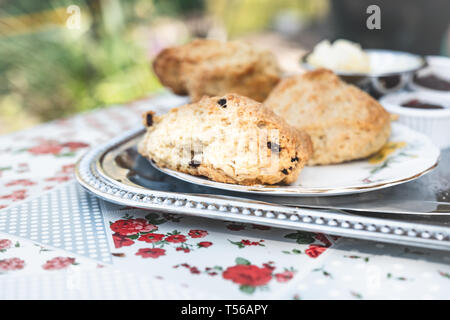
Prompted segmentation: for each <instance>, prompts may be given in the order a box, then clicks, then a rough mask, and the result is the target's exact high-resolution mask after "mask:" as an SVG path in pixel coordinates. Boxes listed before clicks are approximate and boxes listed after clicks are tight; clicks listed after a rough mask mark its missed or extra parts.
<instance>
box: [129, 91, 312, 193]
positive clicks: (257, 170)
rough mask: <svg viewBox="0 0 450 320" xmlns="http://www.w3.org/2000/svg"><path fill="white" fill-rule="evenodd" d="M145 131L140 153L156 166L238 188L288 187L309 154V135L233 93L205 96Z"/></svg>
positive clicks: (148, 121) (152, 119)
mask: <svg viewBox="0 0 450 320" xmlns="http://www.w3.org/2000/svg"><path fill="white" fill-rule="evenodd" d="M143 118H144V123H145V125H146V126H147V127H148V128H147V133H146V134H145V137H144V138H143V140H142V141H141V142H140V143H139V146H138V150H139V153H140V154H141V155H143V156H144V157H146V158H148V159H150V160H152V161H154V162H155V163H156V164H157V165H158V166H160V167H166V168H169V169H172V170H177V171H181V172H184V173H189V174H192V175H200V176H205V177H208V178H210V179H212V180H214V181H218V182H225V183H234V184H242V185H253V184H275V183H291V182H293V181H295V180H296V179H297V177H298V175H299V173H300V171H301V169H302V168H303V166H304V165H305V163H306V161H307V160H308V159H309V156H310V155H311V154H312V145H311V140H310V138H309V136H308V135H307V134H306V133H304V132H302V131H300V130H297V129H295V128H294V127H291V126H289V125H288V124H287V123H286V122H285V121H284V120H283V119H281V118H280V117H278V116H277V115H275V114H274V113H273V112H272V111H271V110H269V109H267V108H265V107H263V106H262V105H261V104H260V103H258V102H256V101H254V100H252V99H250V98H247V97H243V96H239V95H236V94H228V95H225V96H222V97H212V98H208V97H204V98H203V99H201V100H200V101H199V102H197V103H192V104H187V105H184V106H181V107H179V108H175V109H172V110H170V111H169V113H167V114H165V115H162V116H155V115H154V114H153V113H152V112H147V113H145V114H144V115H143Z"/></svg>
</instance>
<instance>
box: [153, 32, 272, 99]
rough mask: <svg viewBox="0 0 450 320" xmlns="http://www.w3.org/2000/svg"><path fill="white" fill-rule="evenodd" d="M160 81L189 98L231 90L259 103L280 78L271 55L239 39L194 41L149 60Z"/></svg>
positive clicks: (225, 92) (166, 50)
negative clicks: (151, 60) (151, 61)
mask: <svg viewBox="0 0 450 320" xmlns="http://www.w3.org/2000/svg"><path fill="white" fill-rule="evenodd" d="M153 69H154V71H155V73H156V75H157V76H158V78H159V80H160V81H161V83H162V84H163V85H164V86H166V87H169V88H171V89H172V90H173V92H175V93H176V94H189V96H190V97H191V99H192V101H194V102H195V101H198V100H200V99H201V98H202V97H203V96H204V95H206V96H220V95H224V94H227V93H230V92H234V93H237V94H240V95H243V96H246V97H249V98H252V99H254V100H257V101H260V102H262V101H263V100H264V99H265V98H266V97H267V96H268V95H269V92H270V91H271V90H272V89H273V88H274V87H275V85H276V84H277V83H278V81H279V80H280V77H279V76H280V72H281V71H280V68H279V66H278V62H277V60H276V59H275V56H274V55H273V54H272V53H271V52H269V51H266V50H259V49H257V48H254V47H253V46H251V45H250V44H248V43H245V42H239V41H228V42H224V41H217V40H203V39H202V40H200V39H198V40H194V41H192V42H190V43H188V44H185V45H182V46H178V47H171V48H167V49H164V50H163V51H161V53H159V54H158V56H157V57H156V58H155V60H154V61H153Z"/></svg>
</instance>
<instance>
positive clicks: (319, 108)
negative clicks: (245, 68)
mask: <svg viewBox="0 0 450 320" xmlns="http://www.w3.org/2000/svg"><path fill="white" fill-rule="evenodd" d="M264 105H265V106H267V107H268V108H271V109H272V110H274V111H275V113H277V114H278V115H280V116H281V117H283V118H284V119H285V120H286V121H287V122H288V123H289V124H291V125H292V126H295V127H296V128H298V129H301V130H304V131H306V132H307V133H308V134H309V135H310V136H311V139H312V142H313V148H314V154H313V156H312V158H311V159H310V160H309V162H308V164H309V165H316V164H333V163H340V162H345V161H350V160H355V159H361V158H365V157H367V156H369V155H371V154H373V153H375V152H377V151H378V150H379V149H380V148H381V147H382V146H383V145H384V144H385V143H386V142H387V140H388V138H389V135H390V132H391V127H390V118H389V113H388V112H387V111H385V110H384V108H383V107H382V106H381V105H380V104H379V103H378V102H377V101H376V100H375V99H373V98H372V97H371V96H369V95H368V94H367V93H365V92H364V91H362V90H360V89H359V88H357V87H355V86H353V85H350V84H347V83H345V82H343V81H342V80H341V79H339V77H338V76H337V75H336V74H334V73H333V72H332V71H330V70H326V69H318V70H315V71H310V72H306V73H304V74H302V75H297V76H293V77H290V78H286V79H284V80H282V81H281V82H280V83H279V84H278V85H277V87H276V88H275V89H274V90H273V91H272V92H271V94H270V95H269V97H268V98H267V100H266V101H265V102H264Z"/></svg>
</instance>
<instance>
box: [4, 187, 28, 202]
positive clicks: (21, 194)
mask: <svg viewBox="0 0 450 320" xmlns="http://www.w3.org/2000/svg"><path fill="white" fill-rule="evenodd" d="M26 197H27V190H24V189H21V190H16V191H13V192H12V193H11V194H7V195H4V196H0V199H11V200H12V201H17V200H23V199H25V198H26Z"/></svg>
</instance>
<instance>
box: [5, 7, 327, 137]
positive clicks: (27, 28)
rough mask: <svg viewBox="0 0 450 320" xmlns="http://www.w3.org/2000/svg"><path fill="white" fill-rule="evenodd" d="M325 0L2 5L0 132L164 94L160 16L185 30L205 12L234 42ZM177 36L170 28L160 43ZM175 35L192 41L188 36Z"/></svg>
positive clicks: (163, 34)
mask: <svg viewBox="0 0 450 320" xmlns="http://www.w3.org/2000/svg"><path fill="white" fill-rule="evenodd" d="M324 2H326V0H314V1H309V0H280V1H272V0H270V1H269V0H258V1H257V0H39V1H30V0H0V74H1V77H0V79H1V80H0V133H4V132H8V131H12V130H17V129H21V128H23V127H26V126H29V125H32V124H35V123H37V122H42V121H47V120H51V119H55V118H59V117H64V116H67V115H70V114H74V113H77V112H80V111H84V110H89V109H92V108H96V107H100V106H105V105H109V104H114V103H124V102H129V101H131V100H134V99H138V98H141V97H143V96H146V95H148V94H149V93H151V92H154V91H155V90H158V89H160V88H161V85H160V83H159V81H158V80H157V79H156V78H155V76H154V74H153V73H152V71H151V66H150V64H151V61H150V60H151V59H152V56H153V55H154V54H155V53H156V52H157V51H158V50H159V49H160V48H161V47H162V46H164V45H167V43H161V41H160V39H157V40H155V39H153V38H151V37H150V33H151V32H152V30H153V29H152V28H153V25H154V23H155V21H158V19H161V17H169V18H168V19H172V20H171V21H173V24H177V23H178V24H182V22H183V21H184V19H189V18H190V17H193V16H194V17H201V16H202V15H205V14H207V15H209V16H212V17H214V19H216V20H217V21H218V22H220V23H221V24H222V25H223V26H224V27H225V28H226V30H227V33H228V34H229V35H230V36H231V37H235V36H238V35H240V34H242V33H245V32H252V31H257V30H261V29H264V28H267V27H268V25H269V24H270V17H271V16H273V14H275V12H276V10H275V9H276V8H278V9H279V8H284V7H290V8H296V9H300V10H303V11H306V12H308V11H314V10H316V11H317V8H316V7H318V5H317V3H322V5H323V3H324ZM311 3H315V4H311ZM71 5H77V6H79V8H80V9H81V27H80V29H76V30H74V29H70V28H68V27H67V24H66V22H67V19H68V17H69V16H70V14H69V13H68V12H67V11H66V9H67V8H68V7H69V6H71ZM319 7H320V6H319ZM179 29H180V28H179V26H178V29H177V30H179ZM181 29H182V28H181ZM186 29H188V28H187V27H186ZM154 33H156V36H155V35H152V36H155V37H157V36H158V33H159V31H155V32H154ZM173 33H176V32H175V31H173V30H172V29H170V28H169V29H168V30H166V31H165V33H164V32H162V35H159V37H160V38H161V37H162V38H164V37H171V36H172V34H173ZM190 34H191V36H196V34H195V32H191V33H190ZM202 35H203V34H202ZM197 36H198V34H197ZM177 37H178V38H177V39H181V40H180V41H187V40H188V38H189V31H188V35H187V36H177ZM163 40H164V39H163ZM171 41H173V39H172V40H171ZM162 42H164V41H162Z"/></svg>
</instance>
